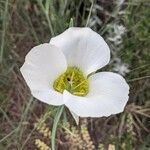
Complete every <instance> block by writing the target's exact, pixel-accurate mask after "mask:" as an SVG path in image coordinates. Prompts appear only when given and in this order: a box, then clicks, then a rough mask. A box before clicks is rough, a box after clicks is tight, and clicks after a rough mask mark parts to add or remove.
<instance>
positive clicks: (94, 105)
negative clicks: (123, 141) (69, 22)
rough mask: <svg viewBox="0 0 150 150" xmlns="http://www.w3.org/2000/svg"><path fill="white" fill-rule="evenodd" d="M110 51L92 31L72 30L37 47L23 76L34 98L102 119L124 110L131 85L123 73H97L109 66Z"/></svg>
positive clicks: (30, 53) (31, 53)
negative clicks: (121, 74)
mask: <svg viewBox="0 0 150 150" xmlns="http://www.w3.org/2000/svg"><path fill="white" fill-rule="evenodd" d="M109 60H110V49H109V47H108V45H107V44H106V42H105V41H104V40H103V38H102V37H101V36H100V35H99V34H97V33H96V32H94V31H92V30H91V29H90V28H75V27H72V28H69V29H67V30H66V31H65V32H63V33H62V34H60V35H58V36H56V37H54V38H52V39H51V41H50V43H45V44H41V45H39V46H36V47H34V48H33V49H32V50H31V51H30V52H29V53H28V54H27V56H26V59H25V63H24V64H23V66H22V67H21V73H22V75H23V77H24V79H25V81H26V82H27V84H28V86H29V88H30V90H31V93H32V95H33V96H34V97H36V98H37V99H39V100H40V101H42V102H45V103H47V104H51V105H66V106H67V107H68V108H69V110H70V111H71V112H72V113H74V114H76V115H78V116H81V117H102V116H109V115H111V114H116V113H120V112H122V111H123V109H124V107H125V105H126V103H127V101H128V93H129V86H128V84H127V83H126V81H125V79H124V78H123V77H122V76H120V75H119V74H116V73H112V72H99V73H96V74H92V75H90V76H89V74H91V73H93V72H96V71H97V70H98V69H100V68H102V67H104V66H105V65H106V64H108V62H109Z"/></svg>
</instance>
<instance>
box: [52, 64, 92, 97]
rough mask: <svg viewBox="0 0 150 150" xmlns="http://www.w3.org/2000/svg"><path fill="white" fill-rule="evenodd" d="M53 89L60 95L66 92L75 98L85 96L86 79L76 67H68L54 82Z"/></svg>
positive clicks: (87, 85)
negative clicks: (75, 96)
mask: <svg viewBox="0 0 150 150" xmlns="http://www.w3.org/2000/svg"><path fill="white" fill-rule="evenodd" d="M53 88H54V89H55V90H56V91H58V92H60V93H63V91H64V90H67V91H69V92H70V93H71V94H73V95H77V96H86V95H87V94H88V92H89V84H88V79H87V78H86V77H85V76H84V74H83V72H82V71H81V70H79V69H78V68H76V67H68V68H67V70H66V72H64V73H63V74H61V75H60V76H59V77H58V78H57V79H56V80H55V81H54V83H53Z"/></svg>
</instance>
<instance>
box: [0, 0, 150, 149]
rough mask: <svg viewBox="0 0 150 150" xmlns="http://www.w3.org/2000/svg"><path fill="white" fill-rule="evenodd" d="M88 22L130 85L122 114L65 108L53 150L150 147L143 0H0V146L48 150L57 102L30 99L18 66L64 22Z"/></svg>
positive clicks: (146, 5) (149, 8) (149, 27)
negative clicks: (80, 114)
mask: <svg viewBox="0 0 150 150" xmlns="http://www.w3.org/2000/svg"><path fill="white" fill-rule="evenodd" d="M71 18H72V19H73V22H74V26H79V27H84V26H88V27H90V28H92V29H93V30H95V31H96V32H98V33H99V34H100V35H101V36H103V37H104V39H105V40H106V42H107V43H108V45H109V46H110V49H111V62H110V63H109V65H108V66H106V67H105V68H104V69H103V70H105V71H113V72H117V73H119V74H121V75H123V76H124V77H125V79H126V80H127V82H128V83H129V85H130V99H129V101H128V104H127V106H126V108H125V110H124V112H123V113H121V114H117V115H111V116H110V117H102V118H82V119H80V124H79V126H77V125H76V124H75V122H74V120H73V119H72V116H71V115H70V114H69V112H68V110H67V109H66V112H67V115H66V116H65V115H63V116H62V118H61V122H60V123H59V127H58V130H57V139H56V141H57V147H58V148H57V149H58V150H105V149H106V150H107V149H108V150H150V135H149V133H150V101H149V100H150V1H149V0H93V1H92V0H0V150H50V145H51V143H50V138H51V128H52V123H53V118H54V115H55V113H56V111H57V107H54V106H48V105H46V104H44V103H42V102H40V101H38V100H36V99H34V98H33V97H32V96H31V94H30V91H29V88H28V87H27V85H26V84H25V82H24V79H23V77H22V76H21V74H20V71H19V68H20V67H21V65H22V64H23V62H24V58H25V55H26V54H27V53H28V51H29V50H30V49H31V48H32V47H34V46H35V45H38V44H40V43H46V42H49V41H50V38H51V37H53V36H56V35H58V34H60V33H61V32H63V31H64V30H65V29H67V28H68V26H69V22H70V19H71Z"/></svg>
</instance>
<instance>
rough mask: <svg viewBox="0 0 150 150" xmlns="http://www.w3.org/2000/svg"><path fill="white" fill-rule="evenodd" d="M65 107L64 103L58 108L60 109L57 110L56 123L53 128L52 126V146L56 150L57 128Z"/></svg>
mask: <svg viewBox="0 0 150 150" xmlns="http://www.w3.org/2000/svg"><path fill="white" fill-rule="evenodd" d="M63 109H64V105H62V106H60V107H59V108H58V111H57V113H56V115H55V118H54V123H53V128H52V136H51V148H52V150H56V149H55V137H56V129H57V126H58V122H59V120H60V117H61V114H62V112H63Z"/></svg>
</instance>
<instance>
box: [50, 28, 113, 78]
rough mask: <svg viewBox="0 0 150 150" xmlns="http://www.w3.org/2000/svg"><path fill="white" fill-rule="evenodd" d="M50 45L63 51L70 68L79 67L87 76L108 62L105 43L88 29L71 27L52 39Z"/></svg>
mask: <svg viewBox="0 0 150 150" xmlns="http://www.w3.org/2000/svg"><path fill="white" fill-rule="evenodd" d="M50 43H51V44H53V45H55V46H57V47H59V48H60V49H61V50H62V51H63V53H64V54H65V56H66V58H67V62H68V64H69V65H70V66H76V67H79V68H80V69H81V70H82V71H83V72H85V73H86V74H87V75H88V74H89V73H92V72H94V71H96V70H98V69H100V68H102V67H103V66H105V65H106V64H107V63H108V62H109V60H110V49H109V47H108V45H107V43H106V42H105V41H104V39H103V38H102V37H101V36H100V35H99V34H97V33H96V32H94V31H93V30H91V29H90V28H75V27H71V28H69V29H67V30H66V31H65V32H63V33H62V34H60V35H58V36H56V37H54V38H52V39H51V41H50Z"/></svg>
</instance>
